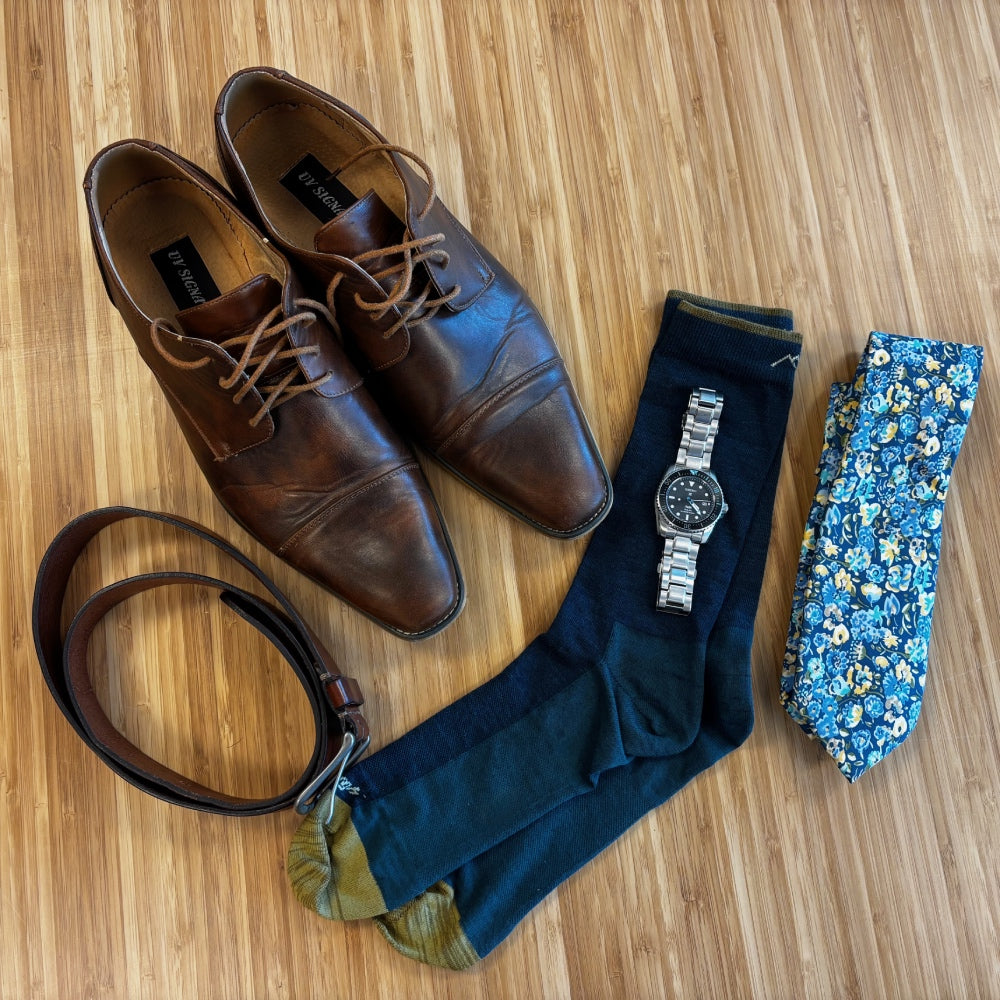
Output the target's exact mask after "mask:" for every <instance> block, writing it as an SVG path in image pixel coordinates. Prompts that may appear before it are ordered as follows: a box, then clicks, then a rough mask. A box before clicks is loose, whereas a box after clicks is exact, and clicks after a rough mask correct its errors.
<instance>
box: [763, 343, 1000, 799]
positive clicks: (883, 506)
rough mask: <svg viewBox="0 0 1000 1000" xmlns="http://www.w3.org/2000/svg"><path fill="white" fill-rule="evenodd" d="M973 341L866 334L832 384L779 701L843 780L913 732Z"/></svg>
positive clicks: (977, 353) (979, 352)
mask: <svg viewBox="0 0 1000 1000" xmlns="http://www.w3.org/2000/svg"><path fill="white" fill-rule="evenodd" d="M982 361H983V349H982V348H981V347H978V346H974V345H968V344H959V343H948V342H943V341H933V340H922V339H916V338H912V337H902V336H898V335H895V334H888V333H872V334H871V336H870V337H869V340H868V346H867V348H866V350H865V353H864V355H863V356H862V358H861V363H860V364H859V365H858V370H857V373H856V375H855V379H854V381H853V382H843V383H834V385H833V386H832V387H831V390H830V402H829V407H828V409H827V414H826V423H825V428H824V442H823V451H822V453H821V455H820V460H819V466H818V468H817V470H816V475H817V477H818V487H817V491H816V496H815V499H814V500H813V503H812V507H811V509H810V511H809V517H808V519H807V521H806V527H805V534H804V536H803V539H802V550H801V555H800V558H799V567H798V574H797V576H796V579H795V590H794V594H793V598H792V616H791V621H790V623H789V628H788V642H787V645H786V649H785V658H784V665H783V668H782V674H781V690H780V699H781V702H782V704H783V705H784V707H785V709H786V711H787V712H788V714H789V715H790V716H791V717H792V718H793V719H794V720H795V721H796V722H797V723H798V724H799V725H800V726H801V727H802V728H803V729H804V730H805V731H806V733H807V734H808V735H809V736H810V737H812V738H817V739H819V740H820V741H821V742H822V743H823V744H824V745H825V747H826V749H827V751H828V752H829V753H830V755H831V756H832V757H833V759H834V760H835V761H836V763H837V766H838V767H839V768H840V770H841V771H842V772H843V774H844V775H845V776H846V777H847V778H848V780H850V781H851V782H854V781H856V780H857V779H858V778H859V777H860V776H861V775H862V774H863V773H864V772H865V771H866V770H867V769H868V768H870V767H872V766H873V765H874V764H876V763H878V761H880V760H881V759H882V758H883V757H885V755H886V754H887V753H889V751H890V750H893V749H894V748H895V747H897V746H898V745H899V744H900V743H902V742H903V740H905V739H906V737H907V736H908V735H909V734H910V732H912V730H913V727H914V725H915V724H916V721H917V716H918V715H919V714H920V705H921V701H922V697H923V691H924V682H925V678H926V673H927V643H928V639H929V638H930V630H931V614H932V611H933V608H934V599H935V587H936V582H937V567H938V556H939V553H940V547H941V521H942V515H943V513H944V504H945V498H946V496H947V492H948V485H949V482H950V478H951V472H952V469H953V466H954V463H955V459H956V458H957V457H958V452H959V449H960V448H961V445H962V439H963V437H964V435H965V429H966V426H967V425H968V422H969V418H970V416H971V414H972V408H973V404H974V402H975V398H976V389H977V387H978V383H979V375H980V371H981V369H982Z"/></svg>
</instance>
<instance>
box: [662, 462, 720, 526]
mask: <svg viewBox="0 0 1000 1000" xmlns="http://www.w3.org/2000/svg"><path fill="white" fill-rule="evenodd" d="M684 477H689V478H691V479H697V480H700V481H701V482H703V483H706V484H707V485H708V486H709V489H710V490H711V493H712V500H713V503H712V509H711V511H709V513H708V514H707V515H706V516H705V517H703V518H702V519H701V520H699V521H682V520H680V519H679V518H677V517H676V516H674V515H673V514H671V513H670V511H669V510H668V509H667V505H666V502H665V501H666V495H667V491H668V490H669V489H670V487H671V486H672V485H673V484H674V483H675V482H676V481H677V480H678V479H681V478H684ZM725 506H726V501H725V497H724V496H723V495H722V487H721V486H720V485H719V481H718V479H716V478H715V476H713V475H712V474H711V473H710V472H705V471H704V470H702V469H688V468H683V467H682V468H680V469H673V470H672V471H670V472H668V473H667V474H666V475H665V476H664V477H663V479H661V480H660V485H659V486H658V487H657V490H656V509H657V512H658V513H659V514H660V516H661V517H662V518H663V520H664V521H666V522H667V523H668V524H669V525H670V526H671V527H672V528H676V529H678V530H679V531H683V532H686V533H690V534H696V533H697V532H699V531H704V530H705V529H706V528H710V527H711V526H712V525H713V524H715V522H716V521H718V520H719V518H720V517H722V515H723V512H724V510H725Z"/></svg>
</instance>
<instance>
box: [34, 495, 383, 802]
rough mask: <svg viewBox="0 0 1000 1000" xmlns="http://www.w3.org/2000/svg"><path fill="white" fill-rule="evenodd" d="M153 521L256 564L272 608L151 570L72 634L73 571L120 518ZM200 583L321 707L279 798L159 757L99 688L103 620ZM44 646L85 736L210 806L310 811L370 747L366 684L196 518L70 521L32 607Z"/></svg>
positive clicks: (145, 784) (198, 579)
mask: <svg viewBox="0 0 1000 1000" xmlns="http://www.w3.org/2000/svg"><path fill="white" fill-rule="evenodd" d="M132 517H145V518H149V519H150V520H152V521H160V522H162V523H164V524H168V525H171V526H172V527H176V528H180V529H181V530H183V531H187V532H190V533H191V534H192V535H195V536H196V537H198V538H201V539H204V540H205V541H207V542H211V544H212V545H214V546H216V548H219V549H221V550H222V551H223V552H224V553H225V554H226V555H228V556H231V557H232V558H233V559H235V560H236V562H238V563H239V564H240V565H241V566H243V567H244V568H245V569H247V570H248V571H249V572H250V573H251V574H252V575H253V576H254V577H255V578H256V579H257V580H258V581H260V583H261V584H262V585H263V586H264V588H265V589H266V590H267V591H268V593H269V594H270V595H271V597H272V598H273V599H274V601H275V604H276V605H277V606H275V605H274V604H269V603H268V602H266V601H263V600H261V599H260V598H259V597H255V596H254V595H253V594H250V593H247V591H245V590H241V589H239V588H238V587H233V586H231V585H229V584H227V583H225V582H224V581H222V580H216V579H213V578H212V577H208V576H202V575H200V574H198V573H180V572H176V573H171V572H166V573H147V574H143V575H140V576H132V577H128V578H127V579H125V580H121V581H119V582H117V583H113V584H111V585H110V586H107V587H104V588H102V589H101V590H99V591H97V592H96V593H95V594H93V595H92V596H91V597H89V598H88V599H87V600H86V601H85V602H84V603H83V605H82V606H81V607H80V609H79V610H78V611H77V613H76V615H75V617H74V618H73V622H72V624H71V625H70V626H69V629H68V630H67V632H66V635H65V637H63V636H62V635H61V632H60V627H59V622H60V615H61V612H62V606H63V600H64V598H65V596H66V587H67V584H68V582H69V577H70V574H71V573H72V571H73V567H74V565H75V564H76V561H77V560H78V559H79V557H80V554H81V553H82V552H83V550H84V548H85V547H86V545H87V543H88V542H89V541H90V540H91V539H92V538H93V537H94V536H95V535H97V534H98V533H99V532H100V531H102V530H103V529H104V528H106V527H107V526H108V525H110V524H113V523H115V522H116V521H123V520H125V519H127V518H132ZM176 584H194V585H196V586H199V587H210V588H213V589H216V590H218V591H219V597H220V599H221V600H222V602H223V603H224V604H226V605H227V606H228V607H230V608H232V609H233V610H234V611H235V612H236V613H237V614H239V615H240V616H241V617H242V618H243V619H244V620H246V621H247V622H249V623H250V624H251V625H253V626H254V628H256V629H257V630H258V631H260V632H261V633H262V634H263V635H264V636H266V637H267V639H269V640H270V641H271V642H272V643H273V644H274V645H275V646H276V647H277V649H278V651H279V652H280V653H281V654H282V656H284V658H285V659H286V660H287V661H288V662H289V664H290V665H291V667H292V669H293V670H294V671H295V674H296V676H297V677H298V679H299V682H300V683H301V684H302V687H303V688H304V690H305V692H306V695H307V697H308V698H309V704H310V706H311V707H312V711H313V719H314V722H315V726H316V745H315V748H314V749H313V753H312V758H311V760H310V761H309V765H308V767H307V768H306V770H305V772H304V773H303V774H302V776H301V777H300V778H299V779H298V780H297V781H296V782H295V784H294V785H292V787H291V788H289V789H288V790H287V791H285V792H282V793H281V794H280V795H276V796H274V797H273V798H269V799H246V798H239V797H236V796H232V795H227V794H225V793H223V792H217V791H214V790H213V789H211V788H206V787H205V786H204V785H201V784H199V783H198V782H196V781H192V780H191V779H190V778H186V777H184V776H183V775H181V774H178V773H177V772H176V771H172V770H171V769H170V768H168V767H166V766H165V765H163V764H161V763H160V762H159V761H156V760H153V758H152V757H149V756H147V755H146V754H145V753H143V752H142V750H140V749H139V748H138V747H137V746H135V745H133V744H132V743H130V742H129V741H128V740H127V739H126V738H125V737H124V736H123V735H122V734H121V733H120V732H118V730H117V729H115V727H114V725H112V723H111V720H110V719H109V718H108V717H107V715H106V714H105V712H104V709H103V708H101V705H100V703H99V702H98V700H97V696H96V695H95V693H94V688H93V684H92V681H91V678H90V673H89V670H88V666H87V646H88V644H89V642H90V636H91V634H92V633H93V631H94V628H95V626H96V625H97V623H98V622H99V621H100V619H101V618H103V617H104V615H106V614H107V613H108V612H109V611H110V610H111V609H112V608H113V607H114V606H115V605H117V604H120V603H121V602H122V601H124V600H127V599H128V598H129V597H133V596H135V595H136V594H140V593H142V592H144V591H147V590H152V589H154V588H156V587H164V586H173V585H176ZM32 624H33V627H34V635H35V649H36V650H37V652H38V661H39V663H40V664H41V667H42V673H43V675H44V676H45V680H46V683H47V684H48V686H49V690H50V691H51V692H52V696H53V697H54V698H55V700H56V704H58V706H59V708H60V709H62V713H63V715H65V716H66V718H67V719H68V720H69V723H70V725H71V726H72V727H73V728H74V729H75V730H76V731H77V733H79V735H80V737H81V738H82V739H83V741H84V742H85V743H86V744H87V745H88V746H89V747H90V748H91V749H92V750H93V751H94V752H95V753H96V754H97V755H98V756H99V757H100V758H101V760H103V761H104V763H105V764H107V765H108V767H110V768H111V769H112V770H113V771H115V772H116V773H118V774H119V775H121V777H123V778H124V779H125V780H126V781H128V782H130V783H131V784H133V785H135V786H136V788H141V789H142V790H143V791H144V792H148V793H149V794H150V795H155V796H156V797H157V798H160V799H164V800H165V801H167V802H172V803H174V804H176V805H181V806H186V807H187V808H189V809H200V810H202V811H204V812H213V813H227V814H235V815H241V816H255V815H259V814H261V813H269V812H276V811H277V810H279V809H285V808H287V807H288V806H291V805H294V806H295V808H296V809H297V810H298V811H299V812H308V811H309V810H310V809H311V808H312V806H313V805H314V804H315V802H316V800H317V799H318V798H319V796H320V794H322V792H323V791H325V789H327V788H328V787H330V786H331V785H333V784H336V783H337V782H338V781H339V780H340V777H341V775H342V774H343V772H344V770H345V768H346V767H349V766H350V765H351V764H352V763H354V761H355V760H357V758H358V757H360V756H361V754H362V753H364V751H365V749H366V748H367V746H368V743H369V741H370V737H369V734H368V724H367V722H366V721H365V717H364V715H363V714H362V712H361V706H362V704H363V703H364V698H363V697H362V695H361V690H360V688H359V687H358V683H357V681H355V680H354V679H353V678H350V677H344V676H343V675H342V674H340V673H339V672H338V671H337V667H336V664H335V663H334V661H333V659H332V657H331V656H330V655H329V653H327V651H326V650H325V649H324V648H323V646H322V644H321V643H320V642H319V640H318V639H317V638H316V636H315V635H314V634H313V633H312V631H311V630H310V628H309V626H308V625H306V623H305V622H304V621H303V620H302V618H301V617H300V616H299V614H298V612H297V611H296V610H295V608H293V607H292V605H291V604H289V603H288V600H287V599H286V598H285V597H284V595H283V594H282V593H281V592H280V591H279V590H278V588H277V587H275V585H274V584H273V583H272V582H271V581H270V580H269V579H268V578H267V576H265V575H264V573H263V572H261V570H260V569H258V568H257V566H255V565H254V564H253V563H252V562H251V561H250V560H249V559H248V558H247V557H246V556H244V555H243V554H242V553H241V552H239V551H238V550H237V549H234V548H233V547H232V546H231V545H230V544H229V543H228V542H226V541H224V540H223V539H222V538H220V537H219V536H218V535H216V534H214V533H213V532H211V531H209V530H208V529H207V528H204V527H202V526H201V525H199V524H195V523H194V522H193V521H187V520H184V519H183V518H177V517H171V516H170V515H169V514H161V513H156V512H153V511H148V510H137V509H135V508H132V507H103V508H101V509H99V510H92V511H90V512H89V513H86V514H83V515H81V516H80V517H78V518H76V519H75V520H73V521H71V522H70V523H69V524H67V525H66V527H65V528H63V529H62V531H60V532H59V534H58V535H56V537H55V539H54V540H53V542H52V544H51V545H50V546H49V547H48V550H47V551H46V553H45V555H44V557H43V558H42V562H41V565H40V566H39V568H38V579H37V581H36V583H35V599H34V605H33V609H32Z"/></svg>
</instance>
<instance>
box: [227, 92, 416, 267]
mask: <svg viewBox="0 0 1000 1000" xmlns="http://www.w3.org/2000/svg"><path fill="white" fill-rule="evenodd" d="M233 144H234V146H235V147H236V151H237V153H238V154H239V156H240V159H241V160H242V161H243V165H244V167H245V169H246V172H247V176H248V177H249V178H250V183H251V185H252V186H253V188H254V190H255V191H256V193H257V197H258V199H259V200H260V204H261V208H262V210H263V212H264V215H265V216H266V217H267V219H268V221H269V222H270V223H271V225H272V226H273V227H274V229H275V230H276V231H277V232H278V234H279V235H280V236H281V237H282V238H283V239H284V240H286V241H287V242H288V243H290V244H292V245H293V246H296V247H299V248H301V249H304V250H312V249H313V245H314V244H313V241H314V238H315V235H316V231H317V229H319V228H320V227H321V226H322V225H323V224H324V223H326V222H329V221H330V219H332V218H334V217H335V216H336V215H337V214H339V212H341V211H343V210H344V209H345V208H349V207H350V206H351V205H353V204H354V202H355V201H357V200H358V199H359V198H361V197H363V196H364V195H365V194H367V193H368V191H370V190H372V189H374V190H375V192H376V193H377V194H378V195H379V197H380V198H381V199H382V201H383V202H385V203H386V205H387V206H388V207H389V209H390V210H391V211H392V212H393V213H394V214H395V215H396V216H397V217H398V218H400V219H402V218H404V217H405V210H406V207H405V201H404V195H403V190H402V185H401V184H400V182H399V178H398V177H397V176H396V173H395V171H394V170H393V168H392V166H391V165H390V163H389V162H388V161H387V159H386V157H385V156H384V155H379V154H374V153H373V154H372V155H370V156H365V157H363V158H362V159H360V160H358V161H357V162H356V163H354V164H352V165H351V166H350V167H348V168H347V170H345V171H344V172H343V173H341V174H338V175H337V176H336V177H332V176H331V175H332V174H333V172H334V171H335V170H337V168H338V167H339V165H340V164H341V163H343V162H344V161H345V160H346V159H347V158H348V157H349V156H351V155H352V154H354V153H356V152H357V151H358V150H359V149H361V148H362V145H363V142H362V141H361V140H360V139H359V138H358V136H357V135H356V134H355V133H354V132H353V131H348V130H347V129H346V128H345V127H344V126H342V125H341V124H339V123H338V122H337V120H336V119H335V118H332V117H330V116H329V115H328V114H327V113H326V112H325V111H323V110H322V109H321V108H318V107H315V106H313V105H310V104H295V103H280V104H272V105H270V106H269V107H266V108H264V109H263V110H262V111H260V112H258V113H257V114H255V115H254V116H253V118H251V119H250V120H249V121H248V122H246V123H245V124H244V125H242V126H241V127H240V128H239V130H238V131H237V132H236V134H235V136H234V138H233Z"/></svg>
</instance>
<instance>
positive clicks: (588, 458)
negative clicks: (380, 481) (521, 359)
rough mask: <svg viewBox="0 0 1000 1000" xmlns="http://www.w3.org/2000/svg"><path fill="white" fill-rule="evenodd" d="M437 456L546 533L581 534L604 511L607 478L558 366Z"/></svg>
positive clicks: (497, 404)
mask: <svg viewBox="0 0 1000 1000" xmlns="http://www.w3.org/2000/svg"><path fill="white" fill-rule="evenodd" d="M437 457H438V458H439V459H440V460H441V461H442V462H443V464H445V465H446V466H447V467H449V468H450V469H451V470H452V471H454V472H456V473H457V474H458V475H459V476H460V477H462V478H463V479H465V480H466V481H468V482H469V483H470V484H471V485H472V486H474V487H475V488H477V489H479V490H480V491H481V492H483V493H485V494H486V495H487V496H488V497H489V498H490V499H492V500H494V501H496V502H498V503H500V504H501V505H502V506H504V507H506V508H507V509H508V510H510V511H511V512H512V513H514V514H516V515H517V516H518V517H521V518H522V519H523V520H526V521H528V522H529V523H530V524H532V525H533V526H534V527H536V528H538V529H540V530H541V531H544V532H546V533H547V534H551V535H556V536H558V537H563V538H572V537H575V536H577V535H582V534H585V533H586V532H588V531H590V530H592V529H593V528H594V527H596V526H597V524H599V523H600V521H601V520H602V518H603V517H604V516H605V515H606V514H607V512H608V511H609V510H610V508H611V501H612V492H611V480H610V477H609V476H608V472H607V469H606V468H605V466H604V462H603V460H602V459H601V455H600V452H599V451H598V448H597V445H596V443H595V441H594V438H593V435H592V434H591V431H590V427H589V426H588V424H587V419H586V417H585V416H584V414H583V410H582V408H581V406H580V403H579V400H578V399H577V396H576V393H575V391H574V389H573V386H572V383H571V382H570V380H569V377H568V376H567V375H566V372H565V369H564V368H563V366H562V364H561V363H559V364H557V365H553V366H549V367H547V368H546V369H544V370H542V371H540V372H538V373H537V374H536V375H534V376H533V377H532V378H530V379H525V380H522V381H521V382H520V383H519V384H518V385H517V386H516V387H515V388H513V389H512V390H510V391H507V392H505V393H503V394H502V395H501V398H499V399H497V400H495V401H494V402H493V403H492V404H491V405H489V406H487V407H483V408H482V409H481V410H480V412H479V413H477V414H476V417H475V419H474V420H470V421H467V423H466V425H465V426H464V427H463V428H462V429H460V432H458V433H456V434H455V435H452V438H451V440H449V441H448V442H446V444H445V446H444V447H443V448H441V449H440V450H439V452H438V453H437Z"/></svg>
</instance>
